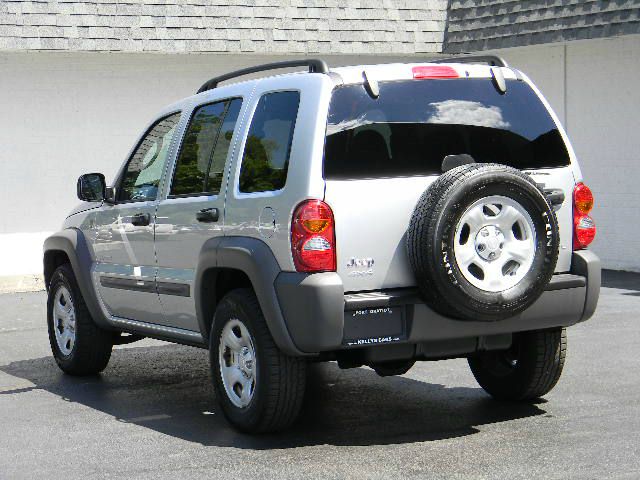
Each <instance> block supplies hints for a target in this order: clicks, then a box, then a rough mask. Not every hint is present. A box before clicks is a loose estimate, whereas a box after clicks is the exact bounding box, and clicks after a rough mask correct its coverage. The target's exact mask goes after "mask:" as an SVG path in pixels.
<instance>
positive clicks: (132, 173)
mask: <svg viewBox="0 0 640 480" xmlns="http://www.w3.org/2000/svg"><path fill="white" fill-rule="evenodd" d="M179 119H180V114H179V113H175V114H173V115H171V116H169V117H166V118H164V119H162V120H160V121H159V122H158V123H156V124H155V125H154V126H153V127H152V128H151V130H150V131H149V133H147V135H146V136H145V137H144V138H143V140H142V142H140V144H139V145H138V148H137V149H136V151H135V152H134V154H133V156H132V157H131V160H129V163H128V164H127V169H126V171H125V173H124V177H123V179H122V184H121V188H120V192H119V194H118V200H119V201H124V202H127V201H144V200H155V199H156V196H157V195H158V186H159V185H160V178H161V177H162V171H163V170H164V166H165V163H166V161H167V152H168V150H169V146H170V145H171V139H172V138H173V134H174V132H175V129H176V125H177V123H178V120H179Z"/></svg>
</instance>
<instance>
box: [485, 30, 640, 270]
mask: <svg viewBox="0 0 640 480" xmlns="http://www.w3.org/2000/svg"><path fill="white" fill-rule="evenodd" d="M496 53H499V54H500V55H502V56H504V57H505V59H506V60H507V61H508V62H509V63H510V64H512V65H513V66H515V67H518V68H520V69H521V70H523V71H524V72H526V73H527V75H529V76H530V77H531V79H532V80H533V81H534V82H535V83H536V84H537V85H538V87H540V89H541V90H542V92H543V93H544V94H545V96H546V97H547V98H548V99H549V101H550V103H551V105H552V106H553V108H554V110H555V111H556V112H557V113H558V115H559V117H560V118H561V119H562V121H563V122H564V125H565V127H566V128H567V131H568V133H569V137H570V138H571V142H572V144H573V147H574V149H575V151H576V154H577V156H578V158H579V160H580V166H581V168H582V174H583V176H584V181H585V183H586V184H587V185H588V186H589V187H590V188H591V190H592V191H593V193H594V196H595V207H594V209H593V217H594V219H595V221H596V225H597V229H598V233H597V236H596V240H595V241H594V243H593V247H592V248H593V250H594V251H595V252H596V253H597V254H598V255H599V256H600V258H601V259H602V264H603V267H605V268H611V269H619V270H629V271H637V272H640V209H639V208H638V206H639V205H640V188H638V185H639V184H640V158H639V157H640V133H639V131H638V129H639V128H640V88H639V87H638V79H639V78H640V35H627V36H623V37H616V38H610V39H599V40H585V41H577V42H570V43H567V44H565V45H562V44H560V45H559V44H550V45H541V46H532V47H521V48H513V49H505V50H501V51H497V52H496Z"/></svg>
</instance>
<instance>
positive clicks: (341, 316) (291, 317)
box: [275, 250, 600, 353]
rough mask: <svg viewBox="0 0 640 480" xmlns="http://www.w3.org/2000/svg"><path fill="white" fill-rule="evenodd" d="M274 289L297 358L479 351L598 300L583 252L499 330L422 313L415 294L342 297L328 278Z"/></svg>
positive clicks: (289, 279) (592, 261) (593, 267)
mask: <svg viewBox="0 0 640 480" xmlns="http://www.w3.org/2000/svg"><path fill="white" fill-rule="evenodd" d="M275 288H276V292H277V297H278V302H279V304H280V309H281V311H282V314H283V317H284V320H285V323H286V326H287V330H288V333H289V335H290V336H291V339H292V341H293V343H294V344H295V345H296V347H297V348H298V349H299V350H300V351H301V352H304V353H320V352H330V351H338V350H348V349H354V348H361V347H371V346H377V345H392V344H405V345H412V344H424V343H429V342H436V343H437V342H443V341H444V342H448V343H452V342H453V343H455V342H456V341H461V342H462V343H468V342H466V341H467V340H468V341H472V342H475V344H476V345H481V344H483V343H487V342H488V343H490V342H491V341H492V339H499V338H500V336H501V335H505V334H511V333H514V332H519V331H527V330H539V329H544V328H552V327H567V326H570V325H574V324H576V323H578V322H581V321H584V320H587V319H588V318H590V317H591V316H592V315H593V312H594V311H595V308H596V305H597V302H598V296H599V293H600V260H599V259H598V257H597V256H596V255H595V254H594V253H593V252H590V251H588V250H584V251H579V252H575V253H574V254H573V258H572V269H571V272H570V273H566V274H557V275H554V277H553V279H552V281H551V282H550V283H549V285H548V286H547V289H546V291H545V292H544V293H543V294H542V296H541V297H540V298H539V299H538V300H537V301H536V302H535V303H534V304H533V305H532V306H531V307H530V308H528V309H527V310H525V311H524V312H522V313H520V314H518V315H516V316H514V317H511V318H509V319H507V320H502V321H499V322H473V321H461V320H455V319H452V318H448V317H444V316H442V315H440V314H438V313H436V312H434V311H433V310H431V309H430V308H429V307H427V305H425V304H424V303H423V302H422V300H421V299H420V297H419V295H418V292H417V290H416V289H406V288H402V289H393V290H386V291H379V292H367V293H358V294H347V295H345V294H344V291H343V286H342V282H341V280H340V277H339V276H338V275H337V274H335V273H319V274H312V275H305V274H299V273H288V272H282V273H280V274H279V275H278V277H277V278H276V281H275Z"/></svg>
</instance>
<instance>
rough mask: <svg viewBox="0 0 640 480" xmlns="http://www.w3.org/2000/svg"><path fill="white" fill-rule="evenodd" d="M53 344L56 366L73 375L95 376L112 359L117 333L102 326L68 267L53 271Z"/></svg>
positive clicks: (49, 309)
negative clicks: (114, 336)
mask: <svg viewBox="0 0 640 480" xmlns="http://www.w3.org/2000/svg"><path fill="white" fill-rule="evenodd" d="M47 323H48V327H49V342H50V344H51V351H52V352H53V357H54V358H55V360H56V363H57V364H58V366H59V367H60V369H61V370H62V371H64V372H65V373H68V374H70V375H92V374H96V373H99V372H101V371H102V370H104V369H105V368H106V366H107V364H108V363H109V359H110V358H111V350H112V348H113V334H112V333H111V332H107V331H106V330H103V329H101V328H100V327H98V326H97V325H96V324H95V322H94V321H93V318H92V317H91V314H90V313H89V310H88V308H87V305H86V304H85V303H84V298H82V293H80V289H79V288H78V283H77V282H76V278H75V275H74V274H73V270H72V269H71V267H70V266H69V265H68V264H65V265H61V266H60V267H58V268H57V269H56V271H55V272H53V275H52V276H51V282H50V284H49V295H48V299H47Z"/></svg>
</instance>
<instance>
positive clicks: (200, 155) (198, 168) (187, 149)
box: [170, 102, 227, 195]
mask: <svg viewBox="0 0 640 480" xmlns="http://www.w3.org/2000/svg"><path fill="white" fill-rule="evenodd" d="M226 105H227V102H218V103H212V104H209V105H203V106H201V107H198V108H197V109H196V110H195V112H194V114H193V117H191V122H190V123H189V126H188V127H187V131H186V133H185V135H184V139H183V141H182V147H181V148H180V154H179V155H178V160H177V162H176V168H175V173H174V176H173V183H172V184H171V193H170V194H171V195H188V194H193V193H202V192H206V191H207V189H206V184H205V179H206V176H207V171H208V169H209V161H210V160H211V153H212V152H213V147H214V146H215V144H216V139H217V137H218V132H219V130H220V125H221V123H222V117H223V114H224V112H225V107H226ZM213 193H218V190H216V191H215V192H213Z"/></svg>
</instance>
